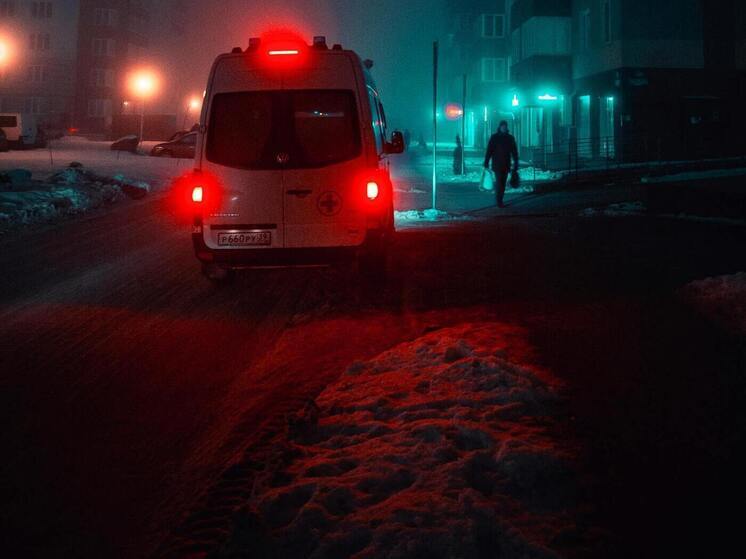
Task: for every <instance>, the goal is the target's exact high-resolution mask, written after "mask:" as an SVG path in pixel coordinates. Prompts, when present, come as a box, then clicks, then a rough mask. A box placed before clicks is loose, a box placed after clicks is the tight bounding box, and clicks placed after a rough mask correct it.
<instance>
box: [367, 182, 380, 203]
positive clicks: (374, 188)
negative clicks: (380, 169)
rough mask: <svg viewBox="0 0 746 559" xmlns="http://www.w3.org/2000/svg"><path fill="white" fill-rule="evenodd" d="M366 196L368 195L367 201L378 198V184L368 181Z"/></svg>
mask: <svg viewBox="0 0 746 559" xmlns="http://www.w3.org/2000/svg"><path fill="white" fill-rule="evenodd" d="M366 194H367V195H368V200H375V199H376V198H378V194H379V189H378V183H377V182H373V181H370V182H369V183H368V186H367V188H366Z"/></svg>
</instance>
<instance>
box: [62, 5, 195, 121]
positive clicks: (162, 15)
mask: <svg viewBox="0 0 746 559" xmlns="http://www.w3.org/2000/svg"><path fill="white" fill-rule="evenodd" d="M80 2H81V5H80V18H79V29H80V33H79V39H78V80H77V84H78V85H77V94H76V111H75V125H76V127H79V128H81V129H82V130H86V131H90V132H99V133H102V132H113V133H114V135H117V134H120V133H123V132H134V131H136V128H137V126H135V125H133V122H135V121H136V120H137V118H136V117H137V115H139V114H140V113H142V112H143V111H144V112H145V113H146V114H147V115H161V119H160V120H163V118H162V117H163V116H164V115H166V114H171V115H172V116H173V117H174V119H175V116H176V115H175V113H176V112H178V111H179V110H180V109H181V104H182V103H181V102H179V100H178V99H177V96H178V91H179V89H178V87H174V84H178V83H180V81H181V80H180V79H179V75H178V70H179V68H180V66H179V65H175V64H172V61H173V60H177V59H178V51H179V49H180V48H182V47H183V42H182V41H183V40H184V38H185V34H186V31H185V28H186V18H187V7H186V4H185V2H183V1H182V0H80ZM152 69H158V70H155V72H156V73H157V74H159V76H160V80H159V81H160V82H161V84H160V87H159V88H158V94H157V96H154V97H153V98H149V99H141V98H138V97H137V95H135V94H134V93H133V92H132V91H131V87H130V79H131V75H132V74H133V73H134V72H137V71H142V70H152ZM166 72H168V74H166ZM152 120H154V119H152ZM174 127H175V124H174Z"/></svg>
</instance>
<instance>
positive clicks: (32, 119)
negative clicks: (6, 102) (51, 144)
mask: <svg viewBox="0 0 746 559" xmlns="http://www.w3.org/2000/svg"><path fill="white" fill-rule="evenodd" d="M0 129H2V131H3V132H4V133H5V136H6V138H7V140H8V143H9V144H10V146H11V147H13V148H16V149H24V148H34V147H44V146H45V145H46V139H45V137H44V132H43V131H42V130H41V128H39V123H38V122H37V119H36V115H32V114H27V113H0Z"/></svg>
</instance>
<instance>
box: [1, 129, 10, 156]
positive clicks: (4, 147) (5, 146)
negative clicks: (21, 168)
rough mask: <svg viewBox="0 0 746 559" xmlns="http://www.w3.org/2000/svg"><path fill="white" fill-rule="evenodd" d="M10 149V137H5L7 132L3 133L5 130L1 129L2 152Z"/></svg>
mask: <svg viewBox="0 0 746 559" xmlns="http://www.w3.org/2000/svg"><path fill="white" fill-rule="evenodd" d="M9 149H10V147H9V146H8V137H7V136H6V135H5V132H3V129H2V128H0V151H8V150H9Z"/></svg>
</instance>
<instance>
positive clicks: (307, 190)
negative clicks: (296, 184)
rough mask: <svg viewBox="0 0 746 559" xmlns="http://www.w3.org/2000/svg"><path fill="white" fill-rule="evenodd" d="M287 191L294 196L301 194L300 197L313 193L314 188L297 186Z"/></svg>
mask: <svg viewBox="0 0 746 559" xmlns="http://www.w3.org/2000/svg"><path fill="white" fill-rule="evenodd" d="M287 193H288V194H291V195H293V196H299V197H300V198H305V197H306V196H309V195H310V194H313V190H311V189H310V188H296V189H294V190H288V192H287Z"/></svg>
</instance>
